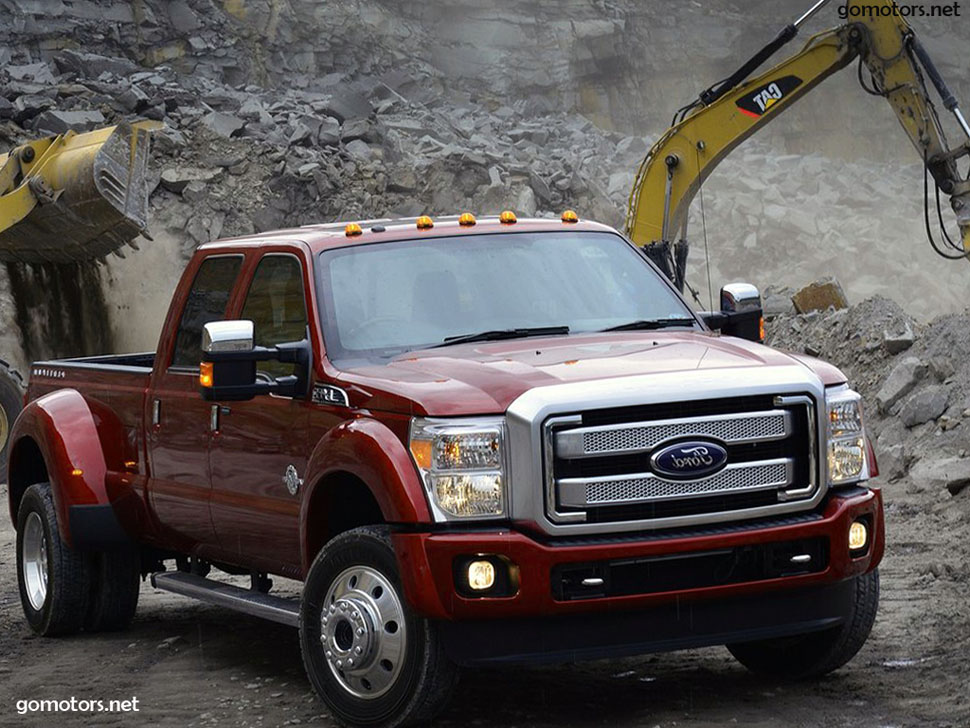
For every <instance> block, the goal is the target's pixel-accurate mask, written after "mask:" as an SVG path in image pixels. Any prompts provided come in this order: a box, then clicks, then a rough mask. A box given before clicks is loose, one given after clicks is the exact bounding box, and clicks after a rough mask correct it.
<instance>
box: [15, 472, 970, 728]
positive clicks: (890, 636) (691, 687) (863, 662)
mask: <svg viewBox="0 0 970 728" xmlns="http://www.w3.org/2000/svg"><path fill="white" fill-rule="evenodd" d="M938 495H939V494H938V493H932V494H931V493H929V492H927V491H926V490H919V489H918V488H916V487H914V486H913V484H912V483H910V482H909V481H907V480H905V479H904V480H901V481H898V482H896V483H893V484H892V485H890V486H887V489H886V496H887V505H888V517H887V526H888V538H889V545H888V549H887V555H886V559H885V561H884V562H883V567H882V579H883V582H882V587H883V596H882V605H881V608H880V612H879V618H878V620H877V622H876V626H875V628H874V631H873V634H872V636H871V638H870V639H869V642H868V643H867V644H866V646H865V647H864V648H863V650H862V652H861V653H860V654H859V655H858V656H857V657H856V659H855V660H854V661H853V662H852V663H850V664H849V665H848V666H847V667H845V668H843V669H842V670H840V671H839V672H837V673H835V674H834V675H831V676H829V677H828V678H826V679H824V680H821V681H818V682H815V683H808V684H786V683H780V682H773V681H765V680H762V679H758V678H755V677H754V676H752V675H750V674H748V673H747V672H746V671H745V670H744V669H743V668H742V667H740V666H739V665H737V664H736V663H735V662H734V661H733V660H732V659H731V657H730V655H729V654H728V653H727V651H726V650H724V649H723V648H712V649H706V650H695V651H689V652H679V653H670V654H663V655H653V656H646V657H641V658H635V659H625V660H615V661H600V662H592V663H584V664H576V665H564V666H560V667H555V668H545V669H533V668H528V669H526V668H507V669H504V670H468V671H466V672H465V673H464V674H463V677H462V681H461V684H460V686H459V688H458V692H457V695H456V697H455V700H454V701H453V702H452V704H451V706H450V707H449V709H448V710H447V712H446V713H445V714H444V715H443V716H442V717H441V719H440V721H439V725H441V726H467V725H469V724H471V725H475V726H480V725H484V726H489V725H506V726H519V725H521V726H536V727H539V726H543V727H544V726H550V727H551V726H556V727H558V726H562V725H576V726H601V725H612V726H640V725H645V726H655V725H657V726H675V725H677V726H683V725H687V726H721V725H726V724H738V725H745V726H777V725H789V726H842V725H845V726H849V725H851V726H853V727H854V728H858V727H860V726H954V727H957V726H966V725H968V724H970V697H968V695H967V691H966V685H967V681H968V679H970V669H968V661H967V658H966V654H967V646H968V642H970V610H968V606H967V602H966V587H967V582H966V571H965V570H961V569H959V568H953V565H954V564H956V565H959V560H958V559H957V560H954V558H953V552H954V550H955V549H956V550H963V551H964V553H965V551H966V549H967V546H966V543H967V541H968V539H967V535H968V534H967V530H968V529H967V523H968V520H970V519H968V517H967V516H968V510H970V498H967V497H954V498H952V499H949V500H946V501H941V500H940V499H939V498H938ZM4 499H5V496H4ZM931 499H932V501H933V502H930V501H931ZM15 537H16V534H15V533H14V531H13V529H12V528H11V527H10V525H9V523H7V522H6V519H4V522H3V523H2V525H0V725H24V726H50V725H52V724H55V723H57V724H59V725H86V726H114V725H152V726H155V727H157V728H161V727H163V726H210V725H211V726H285V725H305V724H312V725H321V726H327V725H332V724H333V720H332V719H331V718H330V716H329V715H328V713H327V711H326V709H325V708H324V706H323V705H322V703H320V701H319V700H317V699H316V698H315V697H314V695H313V694H312V692H311V689H310V686H309V684H308V682H307V680H306V678H305V677H304V674H303V667H302V664H301V661H300V654H299V646H298V642H297V635H296V632H295V631H294V630H292V629H289V628H286V627H282V626H277V625H274V624H269V623H263V622H261V621H258V620H255V619H251V618H248V617H245V616H240V615H237V614H235V613H233V612H230V611H227V610H224V609H219V608H216V607H210V606H207V605H202V604H198V603H195V602H192V601H190V600H187V599H183V598H182V597H177V596H174V595H169V594H163V593H160V592H155V591H154V590H153V589H152V588H151V587H150V586H149V585H148V584H145V585H144V586H143V587H142V600H141V605H140V607H139V610H138V615H137V617H136V619H135V622H134V623H133V625H132V626H131V628H130V629H129V630H128V631H126V632H123V633H120V634H109V635H80V636H77V637H71V638H65V639H44V638H39V637H36V636H34V635H33V634H32V633H31V631H30V630H29V628H28V627H27V625H26V623H25V622H24V620H23V617H22V614H21V609H20V603H19V598H18V594H17V582H16V565H15V556H14V554H15V550H14V543H15ZM948 564H950V566H948ZM934 574H939V576H935V575H934ZM72 696H73V697H76V698H77V699H78V700H81V699H100V700H105V701H107V700H111V699H127V698H131V697H137V698H138V707H139V711H138V712H137V713H129V714H117V713H116V714H107V713H76V714H58V715H57V716H56V717H55V716H53V715H51V714H46V715H45V714H28V715H24V716H20V715H19V714H18V712H17V701H18V700H32V699H61V700H63V699H69V698H70V697H72Z"/></svg>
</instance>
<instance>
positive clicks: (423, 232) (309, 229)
mask: <svg viewBox="0 0 970 728" xmlns="http://www.w3.org/2000/svg"><path fill="white" fill-rule="evenodd" d="M420 219H422V218H417V217H401V218H378V219H373V220H350V221H345V222H331V223H321V224H313V225H303V226H301V227H297V228H286V229H283V230H270V231H267V232H264V233H258V234H256V235H246V236H242V237H238V238H225V239H222V240H214V241H212V242H209V243H204V244H202V245H201V246H200V247H199V249H200V250H209V249H212V248H225V247H232V248H237V247H244V246H249V245H253V246H257V245H265V244H268V243H275V244H279V243H305V244H306V245H307V246H309V247H310V249H311V250H312V251H313V252H314V253H316V252H319V251H322V250H327V249H331V248H341V247H349V246H352V245H362V244H368V243H387V242H393V241H397V240H415V239H424V238H436V237H445V236H454V235H483V234H495V233H521V232H558V231H564V230H569V231H582V232H609V233H615V232H617V231H616V230H615V229H614V228H612V227H610V226H609V225H603V224H602V223H598V222H593V221H592V220H579V221H578V222H563V221H562V220H557V219H554V218H520V219H518V220H517V221H516V222H514V223H507V222H501V221H500V220H499V217H498V216H489V217H480V218H478V219H477V220H476V221H475V223H474V224H472V225H468V224H460V223H459V216H458V215H451V216H447V217H438V218H433V219H432V220H433V227H419V226H418V221H419V220H420ZM351 224H356V225H359V226H360V232H359V233H358V234H354V235H349V234H348V233H347V232H346V229H347V226H348V225H351Z"/></svg>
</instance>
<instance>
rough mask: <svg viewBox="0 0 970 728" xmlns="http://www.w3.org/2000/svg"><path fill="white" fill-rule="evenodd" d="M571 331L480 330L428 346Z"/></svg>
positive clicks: (564, 328) (546, 328)
mask: <svg viewBox="0 0 970 728" xmlns="http://www.w3.org/2000/svg"><path fill="white" fill-rule="evenodd" d="M568 333H569V327H568V326H534V327H532V328H520V329H493V330H492V331H479V332H478V333H477V334H462V335H461V336H448V337H446V338H445V340H444V341H442V342H441V343H440V344H434V345H432V346H429V347H427V348H429V349H437V348H440V347H442V346H454V345H455V344H470V343H472V342H474V341H500V340H501V339H524V338H527V337H529V336H562V335H563V334H568Z"/></svg>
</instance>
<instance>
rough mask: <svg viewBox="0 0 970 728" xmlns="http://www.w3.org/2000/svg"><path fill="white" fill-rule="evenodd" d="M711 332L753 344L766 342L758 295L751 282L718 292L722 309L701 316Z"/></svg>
mask: <svg viewBox="0 0 970 728" xmlns="http://www.w3.org/2000/svg"><path fill="white" fill-rule="evenodd" d="M701 317H702V318H703V319H704V322H705V323H706V324H707V325H708V326H710V327H711V328H712V329H716V330H719V331H720V332H721V333H722V334H726V335H727V336H737V337H738V338H740V339H747V340H748V341H755V342H757V343H759V344H761V343H763V342H764V340H765V319H764V312H763V310H762V305H761V292H760V291H759V290H758V289H757V288H756V287H755V286H752V285H751V284H750V283H729V284H728V285H726V286H724V287H723V288H722V289H721V310H720V311H716V312H712V311H706V312H704V313H702V314H701Z"/></svg>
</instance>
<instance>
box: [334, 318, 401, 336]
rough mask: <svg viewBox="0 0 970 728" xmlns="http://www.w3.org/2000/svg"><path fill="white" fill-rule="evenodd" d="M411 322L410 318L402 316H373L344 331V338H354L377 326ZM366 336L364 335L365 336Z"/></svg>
mask: <svg viewBox="0 0 970 728" xmlns="http://www.w3.org/2000/svg"><path fill="white" fill-rule="evenodd" d="M408 323H411V320H410V319H406V318H404V317H403V316H390V315H388V316H375V317H374V318H370V319H367V320H366V321H363V322H362V323H360V324H358V325H357V326H355V327H354V328H352V329H351V330H350V331H348V332H347V333H346V338H348V339H355V338H357V336H358V335H359V334H361V333H362V332H364V331H366V330H369V329H373V328H376V327H378V326H388V325H391V324H394V325H400V324H408ZM365 338H366V337H365Z"/></svg>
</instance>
